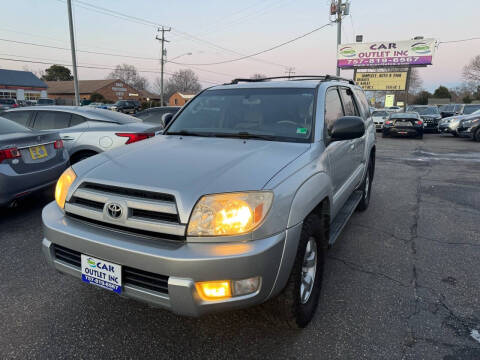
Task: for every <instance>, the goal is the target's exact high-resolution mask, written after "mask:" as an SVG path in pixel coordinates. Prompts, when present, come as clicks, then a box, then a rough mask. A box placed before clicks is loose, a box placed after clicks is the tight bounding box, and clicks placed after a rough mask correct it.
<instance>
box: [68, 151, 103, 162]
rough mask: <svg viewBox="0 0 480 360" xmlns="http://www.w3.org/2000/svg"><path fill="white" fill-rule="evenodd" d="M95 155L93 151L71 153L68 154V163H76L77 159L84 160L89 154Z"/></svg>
mask: <svg viewBox="0 0 480 360" xmlns="http://www.w3.org/2000/svg"><path fill="white" fill-rule="evenodd" d="M93 155H97V153H96V152H95V151H81V152H78V153H75V154H73V155H72V156H70V164H71V165H73V164H76V163H78V162H79V161H82V160H85V159H86V158H89V157H90V156H93Z"/></svg>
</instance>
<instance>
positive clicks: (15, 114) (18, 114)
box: [2, 111, 32, 126]
mask: <svg viewBox="0 0 480 360" xmlns="http://www.w3.org/2000/svg"><path fill="white" fill-rule="evenodd" d="M31 114H32V112H31V111H12V112H6V113H4V114H2V116H3V117H6V118H7V119H10V120H12V121H15V122H16V123H17V124H20V125H23V126H27V125H28V120H30V115H31Z"/></svg>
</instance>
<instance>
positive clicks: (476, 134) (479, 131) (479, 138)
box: [473, 128, 480, 142]
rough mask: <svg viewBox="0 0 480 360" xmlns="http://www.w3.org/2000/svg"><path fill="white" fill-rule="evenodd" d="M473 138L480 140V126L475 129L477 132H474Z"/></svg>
mask: <svg viewBox="0 0 480 360" xmlns="http://www.w3.org/2000/svg"><path fill="white" fill-rule="evenodd" d="M473 140H475V141H478V142H480V128H478V129H477V131H475V134H473Z"/></svg>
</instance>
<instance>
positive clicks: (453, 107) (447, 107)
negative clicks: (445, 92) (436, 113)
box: [439, 105, 455, 111]
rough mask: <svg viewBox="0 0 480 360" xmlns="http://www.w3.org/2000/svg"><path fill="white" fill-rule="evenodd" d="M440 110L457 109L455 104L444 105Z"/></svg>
mask: <svg viewBox="0 0 480 360" xmlns="http://www.w3.org/2000/svg"><path fill="white" fill-rule="evenodd" d="M439 110H440V111H455V105H442V106H440V109H439Z"/></svg>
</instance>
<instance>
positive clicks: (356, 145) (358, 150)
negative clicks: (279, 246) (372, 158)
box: [340, 87, 366, 167]
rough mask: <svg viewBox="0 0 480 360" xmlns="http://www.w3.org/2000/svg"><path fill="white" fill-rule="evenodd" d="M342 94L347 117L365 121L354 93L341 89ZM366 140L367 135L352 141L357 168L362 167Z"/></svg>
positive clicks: (344, 88)
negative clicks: (360, 118)
mask: <svg viewBox="0 0 480 360" xmlns="http://www.w3.org/2000/svg"><path fill="white" fill-rule="evenodd" d="M340 94H341V95H342V102H343V108H344V111H345V116H359V117H362V118H363V120H364V121H365V118H364V117H363V116H362V114H361V113H360V106H359V104H358V103H357V102H356V101H355V97H354V96H353V91H352V89H350V88H349V87H341V88H340ZM365 139H366V135H365V134H364V135H363V136H362V137H360V138H357V139H352V140H350V148H351V153H352V155H353V156H354V158H355V167H360V166H361V165H362V162H363V160H364V157H365Z"/></svg>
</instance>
